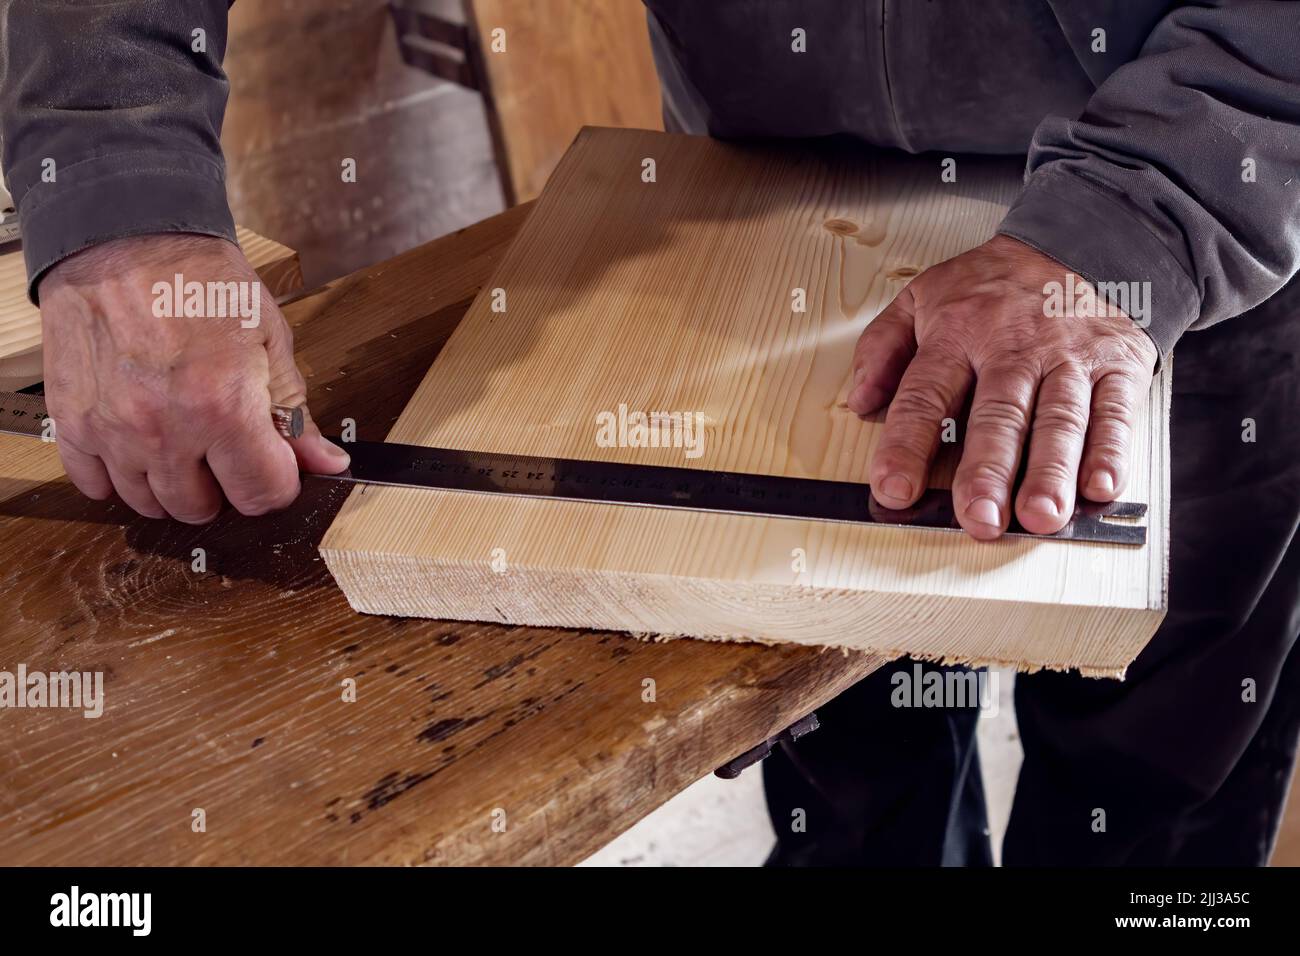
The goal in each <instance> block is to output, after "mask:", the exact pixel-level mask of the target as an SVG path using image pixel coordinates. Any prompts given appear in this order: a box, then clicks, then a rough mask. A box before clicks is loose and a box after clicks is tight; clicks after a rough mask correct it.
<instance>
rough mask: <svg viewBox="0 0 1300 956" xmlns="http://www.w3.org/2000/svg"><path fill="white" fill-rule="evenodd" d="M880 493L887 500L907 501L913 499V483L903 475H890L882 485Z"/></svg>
mask: <svg viewBox="0 0 1300 956" xmlns="http://www.w3.org/2000/svg"><path fill="white" fill-rule="evenodd" d="M880 492H881V494H883V495H885V497H887V498H897V499H898V500H900V501H907V500H908V499H909V498H911V497H912V483H911V482H910V481H908V480H907V479H906V478H904V477H903V476H902V475H889V476H888V477H886V478H885V480H884V481H882V482H881V483H880Z"/></svg>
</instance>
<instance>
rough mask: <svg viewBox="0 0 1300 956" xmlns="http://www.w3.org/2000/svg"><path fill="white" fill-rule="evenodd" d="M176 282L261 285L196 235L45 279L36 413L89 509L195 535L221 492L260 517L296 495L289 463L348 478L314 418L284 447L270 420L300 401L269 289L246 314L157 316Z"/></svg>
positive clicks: (123, 248)
mask: <svg viewBox="0 0 1300 956" xmlns="http://www.w3.org/2000/svg"><path fill="white" fill-rule="evenodd" d="M178 274H179V275H180V276H181V279H182V282H184V283H189V282H198V283H203V284H204V288H205V289H206V288H208V286H207V284H208V283H212V282H221V283H227V282H230V283H234V282H239V283H251V282H256V281H257V275H256V273H254V271H253V269H252V267H251V266H249V264H248V261H247V260H246V259H245V258H244V256H243V254H242V253H241V252H240V251H239V249H238V248H237V247H236V246H234V245H232V244H231V243H229V242H226V241H225V240H223V239H216V238H211V237H207V236H193V235H154V236H141V237H137V238H131V239H119V240H116V241H114V242H108V243H104V244H102V245H98V246H94V247H93V248H91V249H87V250H85V251H84V252H80V253H77V254H76V255H74V256H72V257H70V258H68V259H65V260H64V261H63V262H61V263H59V264H58V265H57V266H55V267H54V268H53V269H52V270H51V271H50V272H49V274H48V275H47V276H46V277H45V278H44V279H43V280H42V281H41V286H40V296H41V325H42V329H43V336H44V353H45V393H46V401H47V403H48V407H49V411H50V415H51V417H52V418H53V419H54V423H55V438H56V439H57V442H58V448H59V454H60V456H61V457H62V459H63V465H64V468H66V469H67V472H68V476H69V477H70V478H71V479H72V480H73V482H74V483H75V484H76V485H77V487H78V488H80V489H81V490H82V491H83V492H84V493H85V494H87V495H89V496H90V497H91V498H107V497H108V496H109V495H111V494H112V493H113V491H114V490H116V491H117V493H118V495H119V496H121V498H122V500H123V501H125V502H126V503H127V504H128V505H130V506H131V507H132V508H134V509H135V510H136V511H138V512H140V514H142V515H147V516H149V517H153V518H163V517H166V516H168V515H171V516H172V517H173V518H176V519H178V520H180V521H186V522H190V523H195V524H197V523H202V522H206V521H211V520H212V519H213V518H214V517H216V515H217V513H218V512H219V511H220V510H221V501H222V493H223V492H224V493H225V497H227V498H229V499H230V502H231V504H233V505H234V506H235V507H236V508H238V509H239V510H240V511H241V512H243V513H244V514H249V515H252V514H262V513H263V512H267V511H271V510H273V509H276V508H282V507H284V506H285V505H288V504H289V503H290V502H291V501H293V499H294V498H295V497H296V496H297V494H298V487H299V485H298V466H299V464H301V465H302V467H303V469H304V470H308V471H316V472H326V473H334V472H339V471H342V470H343V469H344V468H346V467H347V464H348V458H347V455H346V454H345V453H344V452H343V451H341V450H340V449H338V448H336V447H335V446H334V445H332V444H330V443H329V442H327V441H326V440H325V439H324V438H322V437H321V434H320V431H319V430H318V429H317V428H316V425H315V424H314V423H312V422H311V421H310V418H308V421H307V422H306V428H305V433H304V434H303V436H302V437H301V438H299V439H297V440H295V441H293V442H287V441H286V440H285V439H284V438H282V437H281V436H280V435H279V433H277V432H276V430H275V427H274V425H273V424H272V422H271V412H270V406H271V403H272V402H276V403H279V404H284V405H297V404H299V403H301V402H302V401H303V400H304V397H305V390H304V385H303V380H302V376H301V375H299V374H298V369H297V367H296V366H295V365H294V361H293V337H292V334H291V333H290V331H289V326H288V324H287V323H286V322H285V320H284V317H283V316H282V315H281V314H280V310H279V309H278V308H276V305H275V302H274V301H272V299H271V297H270V295H269V294H267V293H266V290H265V289H259V290H258V292H257V296H258V298H257V299H254V298H253V294H252V292H251V289H252V287H251V286H246V287H244V288H245V289H246V290H249V291H247V293H246V296H245V303H246V304H247V305H250V306H251V305H252V303H254V302H256V303H257V306H258V309H257V310H256V312H257V314H256V316H253V315H252V313H253V311H254V310H252V309H251V308H249V309H246V310H245V312H247V313H248V314H247V315H245V316H243V317H241V315H240V314H235V315H233V316H231V317H225V318H216V317H212V316H205V317H198V316H192V317H185V316H183V315H182V316H181V317H170V318H169V317H159V316H158V315H157V314H156V312H160V311H163V309H162V307H161V306H157V307H156V303H157V300H158V294H156V292H155V288H154V286H155V283H166V285H167V286H168V287H169V288H170V287H172V286H173V285H174V280H175V277H176V276H177V275H178ZM159 291H161V290H159ZM169 295H170V293H169ZM173 301H174V300H173ZM227 301H229V299H228V300H227ZM204 311H205V313H206V311H207V308H206V296H205V309H204ZM254 321H256V325H255V327H249V328H243V327H241V323H243V324H248V325H250V326H251V325H252V324H253V322H254Z"/></svg>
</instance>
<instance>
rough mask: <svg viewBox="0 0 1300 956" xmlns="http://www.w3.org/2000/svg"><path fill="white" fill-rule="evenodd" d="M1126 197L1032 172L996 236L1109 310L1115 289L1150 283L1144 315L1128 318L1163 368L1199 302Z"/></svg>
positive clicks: (1057, 174) (1074, 179) (1071, 178)
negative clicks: (1074, 277) (1082, 284)
mask: <svg viewBox="0 0 1300 956" xmlns="http://www.w3.org/2000/svg"><path fill="white" fill-rule="evenodd" d="M1140 215H1141V214H1140V213H1139V212H1138V211H1137V210H1136V209H1134V208H1132V207H1130V206H1129V205H1127V203H1126V202H1125V200H1124V197H1123V196H1121V195H1118V194H1112V193H1109V192H1106V191H1104V190H1102V189H1101V188H1100V187H1097V186H1094V185H1092V184H1091V183H1089V182H1087V181H1086V180H1084V179H1081V178H1079V177H1078V176H1075V175H1072V174H1070V173H1068V172H1064V171H1057V170H1052V169H1040V170H1038V171H1036V172H1034V173H1033V174H1032V175H1031V176H1030V178H1029V181H1028V182H1027V183H1026V184H1025V188H1024V190H1023V191H1022V192H1021V193H1020V197H1019V198H1018V199H1017V200H1016V201H1015V202H1014V203H1012V205H1011V208H1010V209H1009V210H1008V211H1007V215H1006V218H1005V219H1003V220H1002V225H1000V226H999V227H998V232H999V233H1000V234H1002V235H1005V236H1010V237H1011V238H1013V239H1019V240H1020V241H1021V242H1023V243H1026V244H1027V245H1030V246H1033V247H1034V248H1035V249H1037V250H1038V251H1039V252H1042V253H1045V254H1046V255H1049V256H1051V257H1052V258H1053V259H1055V260H1056V261H1057V262H1059V263H1061V264H1062V265H1064V266H1065V267H1066V268H1068V269H1070V270H1072V271H1074V272H1076V273H1078V274H1079V275H1081V276H1083V277H1084V278H1085V279H1087V280H1088V281H1089V282H1091V283H1092V284H1093V285H1094V286H1096V287H1098V288H1097V291H1098V293H1099V294H1102V295H1105V296H1106V298H1107V299H1108V301H1110V303H1111V304H1112V305H1115V306H1117V307H1120V308H1123V307H1124V306H1125V303H1124V302H1123V301H1117V300H1116V295H1115V287H1114V286H1110V285H1108V283H1120V284H1122V288H1126V289H1132V286H1131V283H1133V282H1140V283H1150V284H1149V285H1148V286H1145V289H1146V290H1149V292H1148V293H1147V297H1146V299H1145V304H1146V309H1147V315H1146V317H1145V318H1139V317H1138V316H1134V317H1133V318H1134V319H1135V321H1137V322H1138V324H1139V326H1140V327H1141V328H1143V330H1144V331H1145V332H1146V333H1147V335H1149V336H1150V337H1151V340H1152V341H1153V342H1154V343H1155V345H1156V348H1157V349H1158V350H1159V352H1160V358H1161V360H1162V361H1163V360H1164V359H1165V358H1166V357H1167V356H1168V355H1169V352H1170V350H1171V349H1173V347H1174V344H1175V343H1176V342H1177V341H1178V339H1179V337H1180V336H1181V335H1182V334H1183V332H1185V331H1186V330H1187V328H1188V327H1189V326H1191V324H1192V323H1193V322H1195V321H1196V318H1197V316H1198V315H1200V311H1201V296H1200V294H1199V292H1198V291H1197V287H1196V283H1195V282H1194V281H1193V280H1192V278H1191V277H1190V276H1189V275H1188V272H1187V270H1186V269H1185V268H1184V267H1183V265H1182V263H1181V262H1180V261H1179V259H1178V258H1177V256H1175V255H1174V253H1173V252H1171V251H1170V250H1169V248H1168V247H1167V246H1166V245H1165V244H1164V243H1163V242H1161V240H1160V239H1159V238H1157V237H1156V235H1155V234H1154V233H1153V232H1152V231H1151V230H1150V229H1148V228H1147V227H1146V225H1145V224H1144V223H1143V222H1142V220H1141V218H1140Z"/></svg>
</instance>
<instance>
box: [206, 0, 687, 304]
mask: <svg viewBox="0 0 1300 956" xmlns="http://www.w3.org/2000/svg"><path fill="white" fill-rule="evenodd" d="M499 30H503V31H504V33H498V32H497V31H499ZM226 71H227V74H228V75H229V77H230V103H229V107H228V109H227V113H226V122H225V127H224V131H223V135H222V143H223V145H224V148H225V152H226V161H227V165H228V170H229V180H228V182H229V186H228V188H229V194H230V201H231V206H232V208H233V210H234V214H235V219H236V221H238V222H239V223H240V224H241V225H245V226H248V227H249V228H251V229H253V230H255V231H257V232H259V233H261V234H263V235H265V236H269V237H271V238H273V239H276V240H277V241H279V242H283V243H285V244H286V245H288V246H291V247H292V248H294V249H297V250H298V252H299V253H300V255H301V258H302V266H303V273H304V279H305V281H306V284H307V286H308V287H310V286H314V285H318V284H320V283H321V282H324V281H327V280H329V279H332V278H335V277H337V276H339V275H342V274H345V273H347V272H351V271H353V270H355V269H358V268H360V267H362V266H365V265H369V264H372V263H374V262H377V261H380V260H382V259H385V258H388V257H390V256H392V255H394V254H396V253H398V252H401V251H402V250H404V249H409V248H411V247H412V246H415V245H418V244H420V243H422V242H427V241H428V240H430V239H433V238H435V237H437V236H440V235H443V234H444V233H447V232H451V231H453V230H455V229H458V228H460V227H462V226H465V225H468V224H469V223H472V222H476V221H477V220H479V219H483V218H485V217H487V216H489V215H492V214H493V213H495V212H499V211H500V210H501V209H503V208H504V207H505V205H506V204H507V203H508V202H514V201H524V200H527V199H531V198H533V197H534V196H535V195H536V194H537V192H538V191H539V190H540V189H541V186H542V185H543V184H544V183H545V181H546V177H547V176H548V175H549V174H550V172H551V169H553V168H554V165H555V163H556V161H558V159H559V157H560V156H561V155H562V154H563V152H564V149H565V148H566V147H567V146H568V144H569V142H570V141H571V140H572V139H573V136H574V134H575V133H576V132H577V131H578V129H579V128H580V127H581V126H583V125H584V124H593V125H605V126H639V127H643V128H662V124H661V121H660V112H659V89H658V82H657V79H656V77H655V74H654V67H653V64H652V62H651V59H650V48H649V38H648V34H647V30H646V23H645V9H644V7H643V6H642V5H641V3H640V2H639V0H405V2H394V3H389V2H385V0H240V2H237V3H235V5H234V7H233V8H232V11H231V25H230V39H229V44H228V48H227V55H226ZM435 73H439V74H441V75H435ZM448 77H451V78H448ZM346 158H351V159H354V160H355V161H356V179H357V181H356V182H354V183H350V182H345V181H343V177H342V175H341V170H342V163H343V160H344V159H346Z"/></svg>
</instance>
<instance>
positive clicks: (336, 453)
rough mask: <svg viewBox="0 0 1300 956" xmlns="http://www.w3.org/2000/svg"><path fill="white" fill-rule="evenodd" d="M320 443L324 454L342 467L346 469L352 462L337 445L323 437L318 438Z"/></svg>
mask: <svg viewBox="0 0 1300 956" xmlns="http://www.w3.org/2000/svg"><path fill="white" fill-rule="evenodd" d="M320 443H321V445H322V446H323V447H324V449H325V454H327V455H329V456H330V457H331V458H333V459H334V460H335V461H337V462H338V463H339V464H340V465H341V466H342V467H344V468H346V467H347V466H348V464H349V463H350V462H351V461H352V456H351V455H349V454H348V453H347V452H345V451H344V450H343V449H342V448H340V447H339V446H338V445H336V444H334V443H333V442H332V441H330V440H329V439H328V438H326V437H325V436H324V435H321V436H320Z"/></svg>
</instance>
